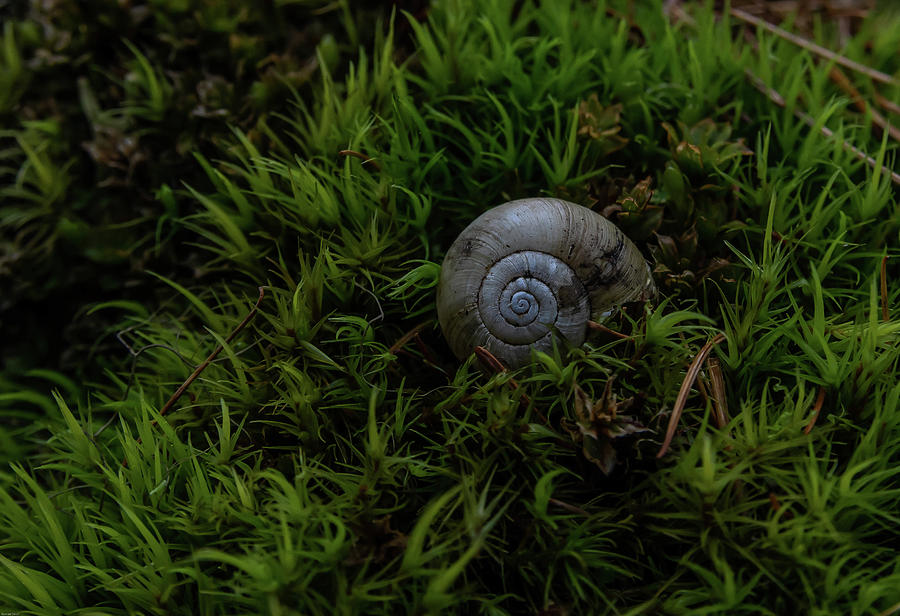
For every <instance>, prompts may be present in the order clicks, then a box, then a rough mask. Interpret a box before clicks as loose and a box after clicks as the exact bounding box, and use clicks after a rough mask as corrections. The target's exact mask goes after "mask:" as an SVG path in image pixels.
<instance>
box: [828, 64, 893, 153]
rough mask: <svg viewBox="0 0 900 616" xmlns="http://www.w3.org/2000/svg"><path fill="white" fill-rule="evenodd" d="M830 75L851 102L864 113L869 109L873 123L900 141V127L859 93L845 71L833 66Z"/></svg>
mask: <svg viewBox="0 0 900 616" xmlns="http://www.w3.org/2000/svg"><path fill="white" fill-rule="evenodd" d="M828 76H829V77H831V80H832V81H833V82H834V83H836V84H837V86H838V87H839V88H840V89H841V90H843V91H844V92H846V93H847V94H848V95H849V96H850V102H852V103H853V106H854V107H856V108H857V109H858V110H859V111H860V112H862V113H866V112H867V111H868V112H869V113H870V114H871V115H872V124H874V125H875V126H877V127H878V128H880V129H881V130H882V131H887V133H888V134H889V135H890V136H891V138H892V139H894V140H895V141H900V129H898V128H897V127H896V126H893V125H892V124H891V123H890V122H889V121H888V120H887V119H886V118H885V117H884V116H883V115H881V114H880V113H879V112H878V111H876V110H875V109H874V108H872V106H871V105H869V104H868V103H867V102H866V101H865V99H864V98H863V96H862V94H860V93H859V90H857V89H856V87H855V86H854V85H853V84H852V83H851V82H850V79H849V78H848V77H847V75H846V74H844V71H842V70H841V69H839V68H838V67H836V66H835V67H832V69H831V70H830V71H828Z"/></svg>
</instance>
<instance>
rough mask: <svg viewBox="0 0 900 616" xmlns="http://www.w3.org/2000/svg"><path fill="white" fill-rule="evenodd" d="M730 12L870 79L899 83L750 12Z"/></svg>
mask: <svg viewBox="0 0 900 616" xmlns="http://www.w3.org/2000/svg"><path fill="white" fill-rule="evenodd" d="M730 13H731V15H732V16H733V17H737V18H738V19H740V20H741V21H744V22H747V23H750V24H753V25H754V26H758V27H760V28H763V29H765V30H768V31H769V32H771V33H772V34H774V35H776V36H778V37H781V38H783V39H784V40H786V41H790V42H791V43H793V44H794V45H797V46H798V47H802V48H803V49H807V50H809V51H811V52H813V53H814V54H816V55H818V56H821V57H823V58H826V59H828V60H832V61H834V62H835V63H837V64H840V65H841V66H844V67H846V68H849V69H850V70H853V71H857V72H859V73H862V74H864V75H867V76H868V77H870V78H871V79H873V80H875V81H880V82H881V83H886V84H888V85H892V86H896V85H900V81H897V80H896V79H894V78H893V77H892V76H890V75H888V74H887V73H882V72H881V71H878V70H875V69H873V68H870V67H868V66H866V65H865V64H860V63H859V62H855V61H853V60H851V59H850V58H847V57H845V56H842V55H841V54H839V53H835V52H833V51H831V50H830V49H826V48H825V47H822V46H821V45H816V44H815V43H813V42H812V41H809V40H807V39H805V38H803V37H802V36H797V35H796V34H793V33H791V32H788V31H787V30H784V29H783V28H779V27H778V26H776V25H773V24H770V23H769V22H767V21H766V20H764V19H760V18H759V17H755V16H754V15H751V14H750V13H747V12H746V11H742V10H741V9H735V8H732V9H730Z"/></svg>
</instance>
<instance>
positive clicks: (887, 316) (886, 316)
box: [881, 255, 891, 321]
mask: <svg viewBox="0 0 900 616" xmlns="http://www.w3.org/2000/svg"><path fill="white" fill-rule="evenodd" d="M887 260H888V258H887V255H884V256H883V257H881V318H882V319H883V320H884V321H890V320H891V313H890V310H889V309H888V292H887Z"/></svg>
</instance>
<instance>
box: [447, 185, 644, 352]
mask: <svg viewBox="0 0 900 616" xmlns="http://www.w3.org/2000/svg"><path fill="white" fill-rule="evenodd" d="M655 295H656V287H655V285H654V284H653V278H652V276H651V275H650V268H649V266H648V265H647V262H646V261H645V260H644V257H643V256H642V255H641V253H640V251H639V250H638V249H637V247H635V245H634V244H632V243H631V241H630V240H628V238H626V237H625V235H624V234H623V233H622V232H621V231H620V230H619V229H618V228H617V227H616V226H615V225H613V224H612V223H611V222H609V221H608V220H606V219H605V218H603V217H602V216H600V215H599V214H597V213H595V212H593V211H591V210H589V209H587V208H586V207H582V206H580V205H576V204H574V203H570V202H568V201H563V200H561V199H543V198H534V199H519V200H517V201H510V202H508V203H504V204H503V205H499V206H497V207H495V208H493V209H491V210H488V211H487V212H485V213H484V214H482V215H481V216H479V217H478V218H477V219H475V220H474V221H473V222H472V223H471V224H470V225H469V226H468V227H466V228H465V230H463V232H462V233H461V234H460V236H459V237H458V238H457V239H456V241H455V242H454V243H453V245H452V246H451V247H450V250H448V251H447V255H446V257H445V258H444V263H443V266H442V268H441V277H440V282H439V284H438V293H437V308H438V319H439V321H440V323H441V327H442V328H443V330H444V335H445V337H446V338H447V340H448V342H449V343H450V346H451V348H452V349H453V352H454V353H455V354H456V356H457V357H459V358H460V359H462V358H465V357H467V356H468V355H469V354H470V353H471V352H472V351H473V350H474V348H475V347H476V346H483V347H485V348H486V349H487V350H488V351H490V352H491V353H492V354H493V355H494V356H496V357H498V358H499V359H500V360H502V361H503V362H504V363H506V364H507V365H508V366H510V367H513V368H515V367H519V366H521V365H524V364H525V363H527V362H528V361H529V359H530V356H531V348H535V349H538V350H541V351H547V350H550V349H551V348H552V346H553V337H554V335H556V336H559V337H561V338H563V339H565V340H566V341H567V342H568V343H569V344H572V345H574V346H578V345H581V344H582V343H583V342H584V340H585V337H586V336H587V322H588V319H594V320H600V319H602V318H604V316H606V315H607V314H609V312H610V311H611V310H612V308H614V307H615V306H617V305H619V304H622V303H624V302H628V301H634V300H638V299H650V298H652V297H654V296H655Z"/></svg>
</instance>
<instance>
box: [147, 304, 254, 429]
mask: <svg viewBox="0 0 900 616" xmlns="http://www.w3.org/2000/svg"><path fill="white" fill-rule="evenodd" d="M265 294H266V290H265V288H264V287H259V299H257V300H256V304H254V305H253V308H252V309H251V310H250V312H248V313H247V316H245V317H244V320H243V321H241V322H240V323H238V325H237V327H235V328H234V329H233V330H232V331H231V333H230V334H228V337H227V338H226V339H225V344H228V343H229V342H231V341H232V340H234V337H235V336H237V335H238V332H240V331H241V330H242V329H244V327H246V326H247V323H249V322H250V321H251V320H252V319H253V317H254V316H256V311H257V310H259V304H260V303H261V302H262V300H263V297H264V296H265ZM224 348H225V345H224V344H220V345H217V346H216V348H215V349H214V350H213V352H212V353H210V354H209V357H207V358H206V360H204V362H203V363H202V364H200V365H199V366H197V368H196V369H195V370H194V371H193V372H192V373H191V376H189V377H188V378H187V380H186V381H185V382H184V383H182V384H181V387H179V388H178V389H176V390H175V393H174V394H172V397H171V398H169V401H168V402H166V403H165V404H164V405H163V407H162V408H161V409H160V410H159V414H160V415H165V414H166V412H167V411H168V410H169V409H170V408H172V405H173V404H175V403H176V402H178V399H179V398H180V397H181V396H182V394H184V392H185V391H187V388H188V387H190V386H191V383H193V382H194V381H195V380H196V379H197V377H198V376H200V373H201V372H203V371H204V370H206V368H207V366H209V365H210V364H211V363H212V362H213V360H215V358H216V357H218V355H219V353H221V352H222V349H224Z"/></svg>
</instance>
